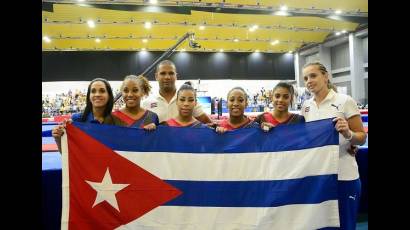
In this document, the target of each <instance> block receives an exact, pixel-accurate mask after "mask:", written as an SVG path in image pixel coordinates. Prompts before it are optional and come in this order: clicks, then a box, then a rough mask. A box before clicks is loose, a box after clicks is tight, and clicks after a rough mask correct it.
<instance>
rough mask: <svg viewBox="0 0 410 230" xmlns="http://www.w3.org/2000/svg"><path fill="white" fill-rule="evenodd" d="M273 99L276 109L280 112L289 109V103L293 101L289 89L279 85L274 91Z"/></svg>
mask: <svg viewBox="0 0 410 230" xmlns="http://www.w3.org/2000/svg"><path fill="white" fill-rule="evenodd" d="M272 101H273V106H274V107H275V110H278V111H280V112H284V111H288V108H289V105H290V104H291V101H292V95H291V93H290V92H289V90H288V89H286V88H284V87H278V88H276V89H275V91H273V96H272Z"/></svg>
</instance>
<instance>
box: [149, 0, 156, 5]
mask: <svg viewBox="0 0 410 230" xmlns="http://www.w3.org/2000/svg"><path fill="white" fill-rule="evenodd" d="M149 3H151V4H153V5H156V4H157V3H158V1H157V0H149Z"/></svg>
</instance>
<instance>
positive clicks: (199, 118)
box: [195, 113, 212, 124]
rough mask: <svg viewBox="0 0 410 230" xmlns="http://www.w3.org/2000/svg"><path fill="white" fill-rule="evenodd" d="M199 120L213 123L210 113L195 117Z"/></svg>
mask: <svg viewBox="0 0 410 230" xmlns="http://www.w3.org/2000/svg"><path fill="white" fill-rule="evenodd" d="M195 118H196V119H197V120H198V121H200V122H202V123H204V124H208V123H211V122H212V121H211V119H210V118H209V117H208V115H206V113H203V114H201V115H200V116H199V117H195Z"/></svg>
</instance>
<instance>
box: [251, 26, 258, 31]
mask: <svg viewBox="0 0 410 230" xmlns="http://www.w3.org/2000/svg"><path fill="white" fill-rule="evenodd" d="M258 28H259V26H258V25H253V26H252V27H251V28H249V31H251V32H253V31H255V30H256V29H258Z"/></svg>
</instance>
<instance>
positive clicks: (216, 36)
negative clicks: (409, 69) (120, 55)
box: [42, 0, 368, 53]
mask: <svg viewBox="0 0 410 230" xmlns="http://www.w3.org/2000/svg"><path fill="white" fill-rule="evenodd" d="M151 1H152V0H109V1H103V0H94V1H92V0H83V1H80V0H77V1H64V0H54V1H52V0H43V9H42V35H43V43H42V48H43V51H61V50H72V51H82V50H96V51H98V50H112V51H120V50H151V51H158V50H160V51H164V50H167V49H168V48H169V47H171V46H173V45H174V44H175V43H176V42H177V41H178V40H179V38H181V37H182V36H183V35H184V34H185V33H187V32H193V33H195V42H197V43H198V44H199V45H200V46H201V48H196V49H194V48H191V47H190V46H189V45H188V44H189V42H187V41H185V42H184V43H182V44H181V46H179V48H178V50H182V49H184V50H185V51H204V52H218V51H222V50H223V51H224V52H255V51H259V52H267V53H283V52H288V51H295V50H297V49H298V48H300V47H302V46H304V45H309V44H314V43H321V42H323V41H324V40H325V39H326V38H328V37H329V36H337V35H339V34H343V33H346V32H349V31H355V30H356V29H357V28H358V27H362V26H365V27H366V26H367V19H368V1H367V0H338V1H335V0H196V1H184V0H180V1H169V0H163V1H161V0H157V3H156V4H154V3H152V2H151ZM284 6H286V8H287V9H286V10H285V9H283V8H282V7H284ZM90 21H92V22H93V23H94V26H93V25H92V23H91V22H90ZM147 23H150V26H148V24H147ZM148 27H150V28H148Z"/></svg>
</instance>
